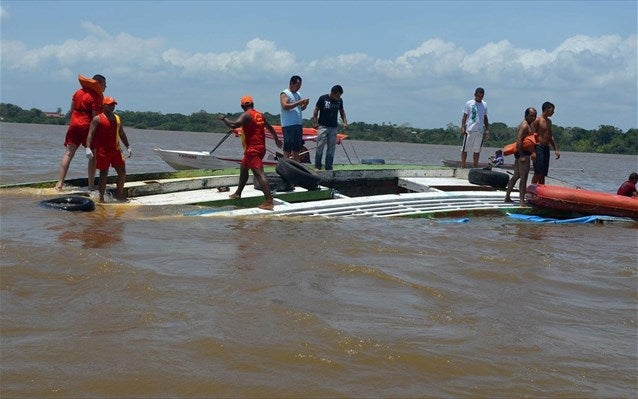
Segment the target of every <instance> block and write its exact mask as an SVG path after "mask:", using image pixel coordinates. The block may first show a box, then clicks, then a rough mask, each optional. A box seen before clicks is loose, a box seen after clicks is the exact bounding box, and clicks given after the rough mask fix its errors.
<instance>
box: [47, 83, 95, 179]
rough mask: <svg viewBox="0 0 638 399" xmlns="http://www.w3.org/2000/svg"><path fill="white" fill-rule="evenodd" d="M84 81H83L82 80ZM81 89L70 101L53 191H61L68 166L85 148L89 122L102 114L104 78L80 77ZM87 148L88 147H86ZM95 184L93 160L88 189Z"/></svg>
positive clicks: (91, 161)
mask: <svg viewBox="0 0 638 399" xmlns="http://www.w3.org/2000/svg"><path fill="white" fill-rule="evenodd" d="M83 79H84V80H83ZM80 83H81V84H82V88H80V89H78V90H77V91H76V92H75V93H74V94H73V98H72V99H71V120H70V121H69V128H68V130H67V132H66V137H65V138H64V146H65V147H66V149H65V151H64V155H63V156H62V161H61V162H60V173H59V177H58V182H57V183H56V185H55V189H56V190H58V191H60V190H62V184H63V183H64V179H65V178H66V174H67V173H68V171H69V165H70V164H71V160H72V159H73V156H74V155H75V151H77V149H78V147H79V146H80V145H83V146H85V147H86V138H87V136H88V134H89V125H90V124H91V120H92V119H93V118H95V117H96V116H97V115H98V114H99V113H101V112H102V98H103V93H104V90H105V89H106V78H105V77H104V76H102V75H94V76H93V79H87V78H84V77H83V76H80ZM87 148H88V147H87ZM94 184H95V159H89V165H88V189H89V190H92V189H93V187H94Z"/></svg>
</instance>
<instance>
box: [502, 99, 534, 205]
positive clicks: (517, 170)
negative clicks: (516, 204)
mask: <svg viewBox="0 0 638 399" xmlns="http://www.w3.org/2000/svg"><path fill="white" fill-rule="evenodd" d="M536 114H537V112H536V109H534V108H527V109H526V110H525V117H524V119H523V121H522V122H521V123H519V124H518V136H517V138H516V152H515V153H514V158H516V161H514V175H513V176H512V178H511V179H510V181H509V183H508V184H507V191H506V192H505V202H512V200H511V199H510V193H511V192H512V190H513V189H514V185H515V184H516V180H518V179H519V178H520V179H521V181H520V183H519V184H518V193H519V194H518V195H519V201H520V204H521V206H525V192H526V191H527V176H528V175H529V165H530V157H531V155H532V153H531V152H529V151H525V150H524V149H523V140H525V137H527V136H529V135H531V134H533V132H532V128H531V127H530V126H531V125H532V123H534V121H535V120H536Z"/></svg>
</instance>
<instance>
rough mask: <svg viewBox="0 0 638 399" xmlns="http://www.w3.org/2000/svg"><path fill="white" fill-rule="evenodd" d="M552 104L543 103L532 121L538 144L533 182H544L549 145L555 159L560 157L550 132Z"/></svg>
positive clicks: (547, 165) (547, 167) (547, 170)
mask: <svg viewBox="0 0 638 399" xmlns="http://www.w3.org/2000/svg"><path fill="white" fill-rule="evenodd" d="M554 109H555V107H554V104H552V103H550V102H549V101H545V102H544V103H543V107H542V111H543V113H542V114H541V116H539V117H538V118H536V120H535V121H534V122H533V123H532V126H531V128H532V132H535V133H537V134H538V144H536V160H535V161H534V177H532V183H533V184H545V176H547V174H548V173H549V146H550V145H551V146H552V148H553V149H554V154H555V155H556V159H559V158H560V152H559V151H558V147H557V146H556V142H555V141H554V135H553V134H552V120H551V119H549V117H550V116H552V115H554Z"/></svg>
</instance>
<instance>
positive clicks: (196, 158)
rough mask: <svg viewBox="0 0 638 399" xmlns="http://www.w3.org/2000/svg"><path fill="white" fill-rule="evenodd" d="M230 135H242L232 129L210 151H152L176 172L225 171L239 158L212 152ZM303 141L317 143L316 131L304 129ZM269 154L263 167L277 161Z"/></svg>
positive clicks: (339, 138) (340, 137)
mask: <svg viewBox="0 0 638 399" xmlns="http://www.w3.org/2000/svg"><path fill="white" fill-rule="evenodd" d="M273 128H274V129H275V133H277V136H278V137H279V138H280V139H281V140H283V132H282V130H281V126H273ZM230 134H234V135H235V136H236V137H240V136H241V134H242V131H241V128H239V129H234V130H232V131H230V132H229V134H227V135H226V136H225V137H224V138H223V139H222V140H221V141H220V142H219V143H218V144H217V146H215V148H214V149H213V150H212V151H190V150H165V149H163V148H155V149H153V151H155V152H156V153H157V155H159V157H160V158H162V160H163V161H164V162H166V163H167V164H168V165H170V166H171V167H172V168H174V169H176V170H187V169H227V168H237V167H239V164H240V163H241V157H239V158H232V157H220V156H217V155H213V152H214V151H215V150H216V149H217V147H219V146H220V145H221V144H222V143H223V142H224V140H226V138H228V136H229V135H230ZM266 137H267V138H268V139H272V138H271V137H270V135H269V134H266ZM346 137H348V136H347V135H345V134H341V133H340V134H337V143H338V144H341V141H342V140H343V139H345V138H346ZM303 140H304V141H308V142H316V141H317V129H313V128H304V129H303ZM267 152H268V153H269V154H268V155H267V158H266V159H264V166H275V165H277V160H276V159H275V156H274V155H273V154H276V153H277V151H276V150H267Z"/></svg>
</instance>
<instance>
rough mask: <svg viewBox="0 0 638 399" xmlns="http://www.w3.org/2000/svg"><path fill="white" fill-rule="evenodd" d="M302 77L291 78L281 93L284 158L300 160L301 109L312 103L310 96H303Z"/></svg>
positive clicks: (301, 135) (301, 136)
mask: <svg viewBox="0 0 638 399" xmlns="http://www.w3.org/2000/svg"><path fill="white" fill-rule="evenodd" d="M300 88H301V77H300V76H297V75H294V76H293V77H291V78H290V83H289V84H288V88H287V89H285V90H283V91H282V92H281V93H280V94H279V102H280V104H281V115H280V117H281V130H282V131H283V134H284V148H283V149H284V158H292V159H294V160H295V161H297V162H299V161H300V160H299V152H300V150H301V140H302V139H303V119H302V117H301V111H303V110H305V109H306V107H307V106H308V103H310V99H309V98H304V99H302V98H301V94H299V89H300Z"/></svg>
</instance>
